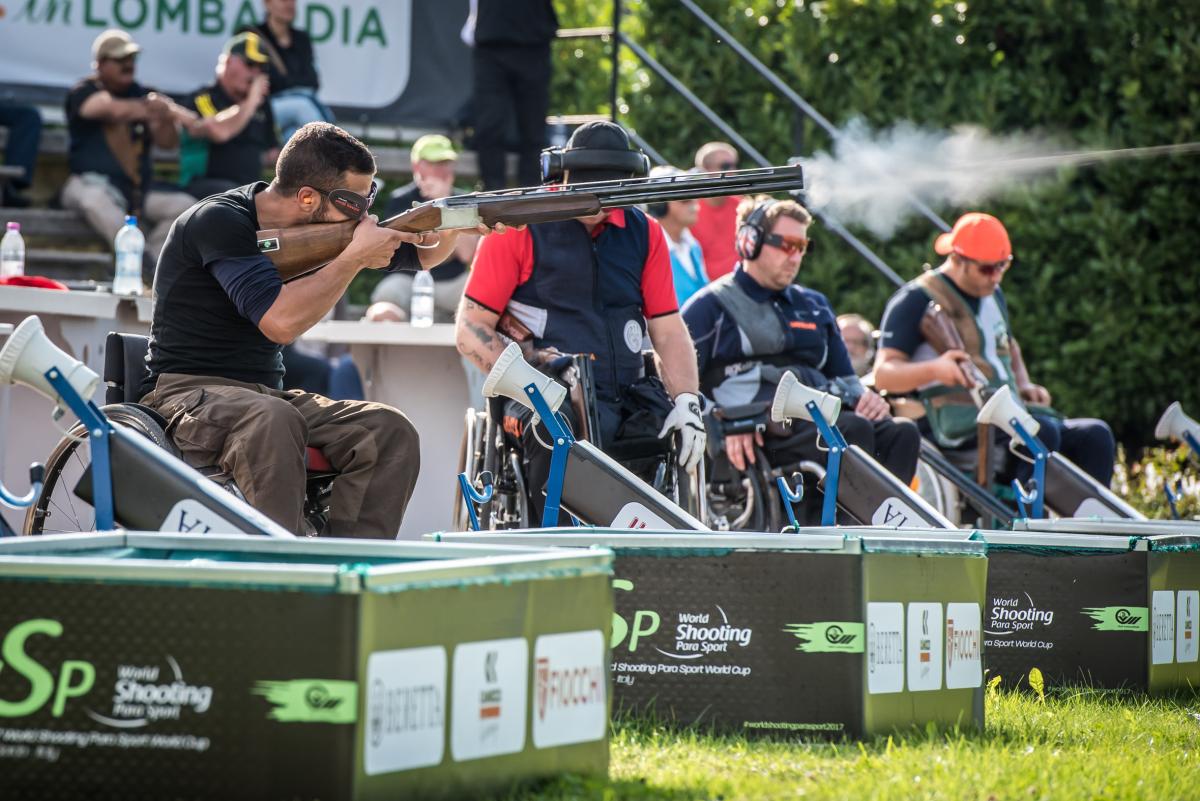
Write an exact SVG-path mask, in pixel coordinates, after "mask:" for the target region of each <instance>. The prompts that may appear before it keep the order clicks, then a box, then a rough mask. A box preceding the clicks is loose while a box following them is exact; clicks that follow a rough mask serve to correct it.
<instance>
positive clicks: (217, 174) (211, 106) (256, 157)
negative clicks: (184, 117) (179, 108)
mask: <svg viewBox="0 0 1200 801" xmlns="http://www.w3.org/2000/svg"><path fill="white" fill-rule="evenodd" d="M184 105H186V106H187V107H188V108H190V109H192V110H193V111H195V112H196V113H197V114H199V115H200V116H201V117H205V118H208V117H215V116H216V115H217V114H218V113H220V112H221V111H223V110H225V109H227V108H229V107H230V106H234V105H237V103H236V102H235V101H234V100H233V98H231V97H230V96H229V95H227V94H225V90H224V89H222V88H221V84H220V83H213V84H212V85H210V86H206V87H204V88H203V89H200V90H199V91H197V92H196V93H194V94H192V95H191V96H189V97H188V99H187V102H186V103H185V104H184ZM206 144H207V146H208V169H207V170H206V171H205V173H204V177H205V178H222V179H224V180H226V181H233V182H234V183H236V184H249V183H253V182H255V181H257V180H259V179H260V178H262V171H263V161H262V160H263V154H264V153H266V152H267V151H268V150H270V149H271V148H273V147H275V146H276V145H278V144H279V139H278V138H277V137H276V136H275V117H274V116H272V114H271V104H270V103H267V102H265V101H264V102H263V103H260V104H259V106H258V109H257V110H255V112H254V117H253V118H251V120H250V122H248V123H247V124H246V127H245V128H243V129H242V131H241V133H239V134H238V135H237V136H235V137H233V138H232V139H230V140H229V141H228V142H222V143H221V144H217V143H216V142H207V143H206Z"/></svg>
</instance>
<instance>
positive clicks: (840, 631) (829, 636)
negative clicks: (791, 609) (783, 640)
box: [783, 620, 863, 654]
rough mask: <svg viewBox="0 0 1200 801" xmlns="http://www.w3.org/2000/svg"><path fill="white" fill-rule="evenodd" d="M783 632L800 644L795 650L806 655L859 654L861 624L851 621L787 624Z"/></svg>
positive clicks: (861, 649) (860, 651)
mask: <svg viewBox="0 0 1200 801" xmlns="http://www.w3.org/2000/svg"><path fill="white" fill-rule="evenodd" d="M783 630H784V631H785V632H787V633H788V634H791V635H792V636H793V637H795V638H796V639H797V640H799V641H800V642H799V643H797V644H796V650H797V651H802V652H804V653H806V654H830V653H833V654H861V653H862V652H863V624H862V623H855V622H851V621H832V620H831V621H824V622H820V623H788V624H787V625H786V626H784V627H783Z"/></svg>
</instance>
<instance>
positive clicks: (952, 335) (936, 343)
mask: <svg viewBox="0 0 1200 801" xmlns="http://www.w3.org/2000/svg"><path fill="white" fill-rule="evenodd" d="M921 336H923V337H925V341H926V342H928V343H929V344H930V345H931V346H932V347H933V349H934V350H936V351H937V352H938V353H945V352H946V351H948V350H966V345H964V344H963V340H962V336H960V335H959V333H958V329H957V328H955V327H954V323H953V321H951V319H950V315H948V314H946V311H945V309H943V308H942V307H941V305H940V304H939V303H937V302H936V301H932V300H931V301H929V305H928V306H926V307H925V315H924V316H923V317H921ZM958 363H959V366H961V367H962V370H963V372H964V373H966V375H967V378H968V379H970V380H971V383H972V385H973V386H969V387H967V390H968V391H969V392H970V393H971V399H972V400H973V401H975V405H976V406H983V400H984V398H983V391H984V390H985V389H987V385H988V382H987V378H986V377H984V375H983V371H981V370H980V369H979V365H977V364H975V362H974V361H972V360H971V359H960V360H959V362H958Z"/></svg>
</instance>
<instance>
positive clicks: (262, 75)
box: [179, 33, 279, 197]
mask: <svg viewBox="0 0 1200 801" xmlns="http://www.w3.org/2000/svg"><path fill="white" fill-rule="evenodd" d="M268 61H269V59H268V56H267V52H266V47H265V45H264V43H263V41H262V39H261V38H260V37H259V35H258V34H256V33H240V34H238V35H237V36H234V37H233V38H232V39H230V40H229V41H228V42H226V43H225V49H224V50H223V51H222V53H221V57H220V59H218V61H217V79H216V81H214V82H213V83H212V84H210V85H208V86H205V87H203V88H201V89H198V90H197V91H196V92H194V93H193V94H192V95H191V96H190V97H189V98H188V99H187V102H186V103H185V104H184V105H185V106H187V107H188V108H189V109H190V110H192V111H193V112H195V114H196V115H197V117H198V119H197V121H196V122H194V123H192V124H190V125H188V126H186V127H185V132H186V134H187V136H185V137H184V142H183V146H182V148H181V151H180V165H179V167H180V173H181V174H180V183H181V184H182V185H183V186H184V187H186V188H187V190H188V192H190V193H191V194H192V195H194V196H196V197H205V196H207V195H211V194H216V193H217V192H225V191H227V190H229V189H232V188H234V187H235V186H241V185H243V184H248V183H252V182H254V181H257V180H259V178H260V177H261V176H262V172H263V167H265V166H267V165H269V164H271V163H272V162H274V161H275V157H276V156H277V155H278V153H279V140H278V138H277V137H276V135H275V118H274V116H273V115H272V113H271V104H270V103H268V102H266V99H267V93H268V92H269V91H270V81H269V79H268V78H267V74H266V72H265V68H266V65H267V63H268Z"/></svg>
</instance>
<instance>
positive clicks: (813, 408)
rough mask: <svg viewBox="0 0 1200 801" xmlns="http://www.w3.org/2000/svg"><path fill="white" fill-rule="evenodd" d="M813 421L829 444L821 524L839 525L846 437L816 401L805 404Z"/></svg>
mask: <svg viewBox="0 0 1200 801" xmlns="http://www.w3.org/2000/svg"><path fill="white" fill-rule="evenodd" d="M804 408H806V409H808V414H809V416H810V417H811V418H812V421H813V422H814V423H816V424H817V431H819V432H821V437H822V438H823V439H824V440H825V442H827V443H828V444H829V459H828V460H827V461H826V463H825V500H824V501H823V502H822V503H821V525H822V526H835V525H837V495H838V482H839V481H840V479H841V474H842V454H843V453H845V452H846V448H847V447H848V446H847V445H846V438H845V437H843V436H842V432H841V431H839V430H838V428H837V426H831V425H829V423H827V422H826V421H825V416H824V415H822V414H821V409H820V407H818V406H817V404H816V402H815V401H809V402H808V403H806V404H804Z"/></svg>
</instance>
